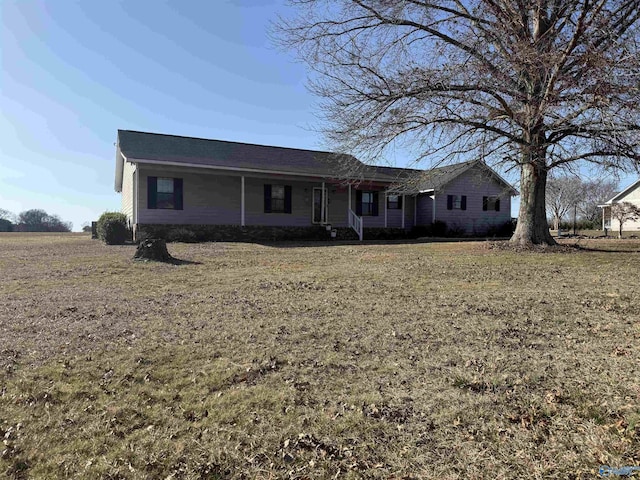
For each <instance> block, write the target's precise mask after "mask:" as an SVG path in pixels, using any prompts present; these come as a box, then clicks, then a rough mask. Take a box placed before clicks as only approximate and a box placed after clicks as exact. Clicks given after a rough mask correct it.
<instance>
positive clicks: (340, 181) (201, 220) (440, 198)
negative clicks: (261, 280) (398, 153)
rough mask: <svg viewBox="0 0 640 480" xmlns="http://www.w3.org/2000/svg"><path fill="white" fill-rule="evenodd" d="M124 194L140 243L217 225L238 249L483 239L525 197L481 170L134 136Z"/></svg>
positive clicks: (124, 162)
mask: <svg viewBox="0 0 640 480" xmlns="http://www.w3.org/2000/svg"><path fill="white" fill-rule="evenodd" d="M115 189H116V191H117V192H121V193H122V211H123V212H124V213H125V214H126V215H127V217H128V218H129V221H130V223H131V226H132V227H133V229H134V234H135V235H136V238H139V235H141V234H143V232H147V233H148V232H153V231H157V230H158V229H160V230H162V231H166V229H167V228H171V227H176V228H177V227H178V226H179V228H182V229H188V228H192V227H195V226H198V228H200V229H202V228H203V226H208V227H209V228H210V229H211V231H212V232H215V233H216V235H215V236H214V237H215V238H216V239H229V240H233V239H246V238H259V237H260V236H262V237H264V238H266V239H269V238H287V237H290V238H302V237H305V236H306V237H308V238H314V236H315V238H318V232H320V231H325V230H331V229H333V230H335V231H341V233H343V235H340V236H343V237H344V236H346V233H345V232H349V231H353V232H357V235H358V236H359V238H360V239H362V238H363V236H364V237H367V234H368V232H370V233H371V234H372V235H373V234H374V233H375V230H379V229H387V230H385V232H386V233H389V232H388V231H391V230H392V229H393V230H394V231H396V232H397V233H398V234H404V233H405V232H406V231H407V230H410V229H412V228H413V227H416V226H429V225H431V224H432V223H433V222H435V221H437V220H441V221H444V222H446V223H447V225H448V226H449V227H456V228H458V229H460V230H464V231H465V232H466V233H469V234H473V233H477V234H482V233H485V232H486V231H487V229H489V228H491V227H498V226H501V225H503V224H504V223H505V222H509V221H510V220H511V196H513V195H517V192H516V191H515V190H514V189H513V187H512V186H511V185H509V184H508V183H507V182H506V181H505V180H503V179H502V178H501V177H500V176H499V175H498V174H497V173H496V172H495V171H493V170H492V169H491V168H489V167H488V166H487V165H486V164H484V163H483V162H480V161H472V162H465V163H461V164H456V165H450V166H446V167H440V168H436V169H433V170H428V171H422V170H413V169H403V168H391V167H374V166H369V165H365V164H363V163H362V162H360V161H359V160H357V159H356V158H354V157H352V156H350V155H339V154H333V153H329V152H319V151H311V150H299V149H293V148H283V147H271V146H262V145H251V144H245V143H237V142H227V141H220V140H206V139H200V138H190V137H180V136H174V135H162V134H155V133H143V132H134V131H128V130H119V131H118V142H117V149H116V178H115ZM247 232H249V233H251V234H252V235H249V236H248V235H247ZM276 233H277V235H276ZM325 237H328V234H325Z"/></svg>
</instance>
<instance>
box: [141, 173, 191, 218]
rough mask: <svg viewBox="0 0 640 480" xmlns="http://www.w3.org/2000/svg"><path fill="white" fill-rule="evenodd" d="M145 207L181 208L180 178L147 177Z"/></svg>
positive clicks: (181, 187) (181, 191) (181, 189)
mask: <svg viewBox="0 0 640 480" xmlns="http://www.w3.org/2000/svg"><path fill="white" fill-rule="evenodd" d="M147 208H149V209H164V210H182V209H183V181H182V178H169V177H147Z"/></svg>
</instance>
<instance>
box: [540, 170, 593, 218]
mask: <svg viewBox="0 0 640 480" xmlns="http://www.w3.org/2000/svg"><path fill="white" fill-rule="evenodd" d="M583 192H584V190H583V183H582V180H580V179H579V178H577V177H569V176H564V177H555V178H549V179H548V181H547V194H546V204H547V212H548V213H549V214H550V215H551V218H552V219H553V228H554V230H558V228H559V227H560V222H561V221H562V219H563V218H564V216H565V215H566V214H567V213H568V212H569V211H570V210H571V209H572V208H574V207H577V205H578V204H579V203H580V202H581V200H582V195H583Z"/></svg>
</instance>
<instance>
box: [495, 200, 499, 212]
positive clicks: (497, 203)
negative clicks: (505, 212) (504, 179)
mask: <svg viewBox="0 0 640 480" xmlns="http://www.w3.org/2000/svg"><path fill="white" fill-rule="evenodd" d="M499 211H500V199H499V198H496V212H499Z"/></svg>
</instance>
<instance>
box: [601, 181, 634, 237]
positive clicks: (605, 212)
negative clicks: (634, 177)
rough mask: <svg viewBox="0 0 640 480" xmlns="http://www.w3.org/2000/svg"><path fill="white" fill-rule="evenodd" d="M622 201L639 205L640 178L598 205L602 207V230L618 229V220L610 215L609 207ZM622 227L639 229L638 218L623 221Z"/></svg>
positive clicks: (615, 230)
mask: <svg viewBox="0 0 640 480" xmlns="http://www.w3.org/2000/svg"><path fill="white" fill-rule="evenodd" d="M622 202H629V203H633V204H634V205H635V206H637V207H640V180H638V181H637V182H635V183H633V184H631V185H629V186H628V187H627V188H625V189H624V190H622V191H621V192H620V193H618V194H616V195H615V196H614V197H613V198H612V199H611V200H608V201H607V202H605V203H604V205H598V206H599V207H600V208H602V230H605V229H609V230H611V231H614V232H617V231H618V230H619V229H620V222H619V221H618V220H616V219H615V218H612V217H611V207H612V206H613V205H615V204H616V203H622ZM623 228H624V229H625V230H640V220H636V221H633V220H627V221H626V222H624V224H623Z"/></svg>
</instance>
